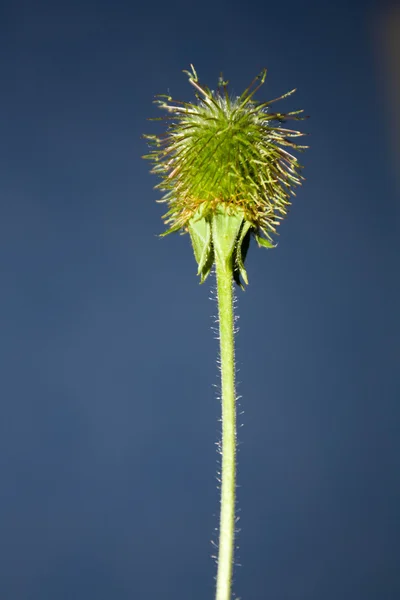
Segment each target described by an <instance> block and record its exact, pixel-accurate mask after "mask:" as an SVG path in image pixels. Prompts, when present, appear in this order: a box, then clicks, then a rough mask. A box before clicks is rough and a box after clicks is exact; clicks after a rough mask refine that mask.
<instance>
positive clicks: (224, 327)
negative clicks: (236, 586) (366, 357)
mask: <svg viewBox="0 0 400 600" xmlns="http://www.w3.org/2000/svg"><path fill="white" fill-rule="evenodd" d="M216 272H217V291H218V312H219V339H220V360H221V392H222V472H221V512H220V525H219V551H218V573H217V591H216V600H230V598H231V585H232V569H233V558H234V542H235V478H236V462H235V461H236V405H235V403H236V394H235V348H234V319H233V289H232V288H233V276H232V262H231V261H229V263H228V264H227V263H226V262H225V264H224V263H222V262H221V261H220V260H218V257H217V256H216Z"/></svg>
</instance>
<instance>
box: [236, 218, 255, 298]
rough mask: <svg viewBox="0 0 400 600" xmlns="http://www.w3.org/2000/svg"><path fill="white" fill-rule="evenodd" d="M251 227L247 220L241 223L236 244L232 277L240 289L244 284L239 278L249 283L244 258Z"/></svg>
mask: <svg viewBox="0 0 400 600" xmlns="http://www.w3.org/2000/svg"><path fill="white" fill-rule="evenodd" d="M251 227H252V225H251V223H250V222H249V221H245V222H244V223H243V226H242V229H241V230H240V235H239V238H238V241H237V244H236V260H235V265H234V271H233V278H234V280H235V282H236V283H237V284H238V285H239V286H240V287H241V288H242V290H244V286H243V284H242V282H241V279H240V278H242V280H243V281H244V283H245V284H246V285H248V284H249V280H248V277H247V272H246V269H245V268H244V261H245V260H246V255H247V251H248V249H249V244H250V233H251Z"/></svg>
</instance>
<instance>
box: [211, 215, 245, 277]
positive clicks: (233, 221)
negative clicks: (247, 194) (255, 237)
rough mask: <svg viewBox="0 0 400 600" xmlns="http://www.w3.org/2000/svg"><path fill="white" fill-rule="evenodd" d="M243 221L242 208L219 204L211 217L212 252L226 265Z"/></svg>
mask: <svg viewBox="0 0 400 600" xmlns="http://www.w3.org/2000/svg"><path fill="white" fill-rule="evenodd" d="M243 221H244V214H243V210H241V209H238V208H234V209H232V208H230V207H228V206H227V205H226V204H221V205H220V206H219V207H218V208H217V210H216V212H215V213H214V215H213V217H212V237H213V246H214V252H215V254H216V257H217V258H218V260H219V261H220V262H221V263H222V264H223V265H225V266H226V267H229V266H231V260H232V255H233V252H234V250H235V247H236V244H237V240H238V237H239V232H240V229H241V227H242V224H243Z"/></svg>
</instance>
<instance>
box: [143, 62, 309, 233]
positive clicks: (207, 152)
mask: <svg viewBox="0 0 400 600" xmlns="http://www.w3.org/2000/svg"><path fill="white" fill-rule="evenodd" d="M191 69H192V70H191V71H185V73H187V75H188V76H189V82H190V83H191V84H192V85H193V87H194V88H195V89H196V97H197V103H196V104H192V103H188V102H176V101H173V100H172V98H171V97H170V96H164V95H163V96H158V97H157V98H158V99H157V100H156V101H155V102H156V104H158V105H159V107H160V108H162V109H164V110H166V111H167V113H168V115H167V116H166V117H164V119H166V120H167V123H168V125H167V128H166V132H165V133H164V134H161V135H146V136H144V137H145V138H146V139H147V141H148V143H149V146H150V147H151V148H152V151H151V152H150V154H148V155H146V156H144V158H146V159H149V160H151V161H152V162H153V163H154V166H153V168H152V171H151V172H152V173H155V174H156V175H159V176H160V177H161V181H160V183H159V184H158V185H157V186H156V189H159V190H161V191H162V192H164V195H163V197H162V198H161V199H160V200H159V202H165V203H166V204H167V205H168V211H167V213H166V214H165V215H164V217H163V219H164V222H165V224H166V225H167V227H168V229H167V231H166V232H165V233H164V234H163V235H167V234H168V233H172V232H174V231H179V230H180V231H182V232H185V231H187V230H188V224H189V221H190V220H191V219H192V217H193V216H194V214H195V213H196V211H198V209H199V207H200V206H201V207H202V210H201V214H202V215H203V216H206V215H210V214H211V215H212V214H214V213H215V212H216V211H217V210H218V206H220V205H221V204H222V203H223V204H224V205H225V206H224V209H227V210H228V212H229V211H230V210H231V209H232V210H233V211H235V209H240V211H241V213H242V214H243V215H244V219H245V221H246V222H247V223H249V225H250V227H251V229H250V231H251V233H253V234H255V235H256V237H257V241H259V242H260V239H261V238H259V237H258V236H260V234H264V236H265V237H266V238H267V240H271V239H272V238H271V234H275V233H276V227H277V225H279V222H280V220H282V219H283V218H284V217H285V216H286V214H287V210H288V206H289V205H290V200H289V198H290V195H295V194H294V188H295V187H296V186H297V185H300V184H301V181H302V180H303V177H302V176H301V175H300V171H301V168H302V167H301V165H300V164H299V163H298V161H297V158H296V157H295V156H293V155H292V154H291V153H290V152H289V151H288V150H287V148H289V149H290V150H303V149H304V148H306V147H307V146H300V145H298V144H296V143H295V142H294V141H293V139H294V138H297V137H300V136H302V135H304V134H303V133H301V132H299V131H293V130H291V129H286V128H283V127H282V124H283V123H285V122H286V121H287V120H288V119H294V120H300V119H303V118H304V117H302V116H301V113H302V112H303V111H302V110H299V111H295V112H290V113H287V114H283V113H279V112H277V113H272V112H270V105H271V104H272V103H273V102H275V101H276V100H281V99H282V98H286V97H287V96H290V95H291V94H292V93H293V92H294V91H295V90H292V91H290V92H288V93H287V94H284V95H283V96H281V97H280V98H276V99H275V100H270V101H269V102H261V103H260V102H256V101H255V100H254V99H253V97H254V94H255V92H256V91H257V90H258V89H259V88H260V87H261V85H262V84H263V83H264V81H265V78H266V73H267V71H266V69H264V70H263V71H262V72H261V73H260V75H258V76H257V77H256V78H255V79H254V81H253V82H252V83H251V84H250V86H249V87H248V88H247V89H246V90H245V91H244V92H243V94H242V95H241V96H238V97H234V98H232V97H230V96H229V94H228V91H227V84H228V82H227V81H224V80H223V79H222V76H221V77H220V80H219V86H218V89H217V91H212V90H210V89H209V88H207V87H205V86H203V85H201V84H200V83H199V80H198V77H197V74H196V71H195V69H194V67H193V65H191ZM198 214H199V213H198ZM267 240H265V241H267ZM265 245H268V244H265Z"/></svg>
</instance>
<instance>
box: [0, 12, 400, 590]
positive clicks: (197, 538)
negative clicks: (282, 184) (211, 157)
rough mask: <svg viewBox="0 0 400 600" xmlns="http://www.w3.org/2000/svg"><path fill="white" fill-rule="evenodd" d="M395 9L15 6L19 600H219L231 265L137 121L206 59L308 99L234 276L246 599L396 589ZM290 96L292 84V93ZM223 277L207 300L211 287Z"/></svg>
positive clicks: (8, 583)
mask: <svg viewBox="0 0 400 600" xmlns="http://www.w3.org/2000/svg"><path fill="white" fill-rule="evenodd" d="M399 14H400V13H399V7H398V6H395V5H394V4H392V5H391V4H385V3H384V2H373V1H370V0H360V1H357V0H347V1H346V2H345V1H344V0H337V2H335V3H328V2H326V3H321V2H311V1H307V0H306V1H305V2H302V3H300V2H293V1H291V0H287V1H286V2H285V3H279V2H278V3H276V2H275V3H269V2H257V1H256V0H250V1H249V2H239V1H237V0H229V1H228V0H222V1H220V2H211V1H210V0H204V2H202V3H195V4H193V3H189V2H186V3H184V2H182V1H181V0H180V1H178V0H171V2H168V3H163V2H160V0H155V2H152V3H150V2H141V3H139V2H137V3H135V2H131V1H129V2H128V1H126V2H125V1H120V2H118V1H116V2H111V1H105V0H96V1H94V0H79V2H78V1H77V0H71V1H70V2H66V1H65V0H64V1H57V0H56V1H52V2H50V1H49V0H47V1H45V0H38V1H36V2H30V1H28V0H25V1H24V0H13V1H12V2H11V1H9V2H7V1H5V2H2V3H1V5H0V81H1V100H0V103H1V112H0V273H1V294H0V332H1V333H0V354H1V362H0V365H1V367H0V369H1V379H0V532H1V536H0V539H1V541H0V598H1V599H2V600H54V599H55V598H57V600H69V599H74V600H87V599H88V598H96V599H97V600H106V599H107V600H108V599H109V598H113V599H116V600H128V599H131V598H139V599H140V600H142V599H143V600H147V599H149V600H153V599H155V598H159V597H163V598H168V599H169V598H174V599H175V600H180V599H182V600H187V599H188V598H190V599H191V600H205V599H206V598H213V593H214V576H215V572H216V567H215V563H214V560H213V559H212V555H213V554H214V553H215V549H214V548H213V546H212V542H215V541H216V539H217V538H216V532H215V528H216V527H217V518H218V509H219V496H218V490H217V480H216V474H217V470H218V468H219V466H218V457H217V453H216V446H215V444H216V442H217V441H218V440H219V438H220V431H219V428H220V423H219V421H218V419H219V413H220V408H219V401H218V399H217V396H218V372H217V369H216V359H217V352H218V346H217V341H216V339H215V331H213V329H212V328H213V327H215V316H216V310H217V307H216V303H215V284H214V281H212V280H211V279H210V281H207V282H206V283H205V284H204V285H203V286H199V283H198V279H197V277H196V264H195V260H194V257H193V255H192V250H191V247H190V242H189V238H188V236H183V237H181V236H179V235H176V236H169V237H168V238H166V239H163V240H161V239H160V238H158V237H157V234H159V233H161V232H162V231H163V225H162V221H161V215H162V214H163V209H164V207H163V206H160V205H158V204H157V203H156V199H157V198H158V194H157V192H156V191H154V190H153V186H154V185H155V184H156V183H157V180H156V178H155V177H154V176H150V175H149V174H148V170H149V167H150V165H149V163H147V162H145V161H143V160H141V155H143V154H145V153H146V152H147V148H146V145H145V143H144V141H143V140H142V139H141V135H142V134H143V133H156V132H160V128H161V127H162V126H161V125H160V124H159V123H154V122H148V121H147V118H148V117H154V116H157V108H156V107H155V106H154V105H153V104H152V100H153V98H154V95H155V94H158V93H170V94H171V95H172V96H173V97H174V98H177V99H182V100H188V101H189V100H193V98H194V96H193V90H192V88H191V86H190V85H189V84H188V81H187V76H186V75H185V74H183V73H182V70H183V69H187V68H188V67H189V64H190V63H193V64H194V65H195V67H196V70H197V72H198V74H199V77H200V80H201V81H202V82H204V83H205V84H207V85H209V86H210V87H213V86H215V85H216V84H217V80H218V76H219V73H220V72H221V71H223V73H224V76H225V77H226V78H228V79H229V80H230V89H231V91H232V93H241V92H242V91H243V89H244V88H245V87H246V86H247V85H248V83H249V82H250V81H251V80H252V79H253V77H254V76H255V75H256V74H257V73H259V71H260V70H261V68H262V67H264V66H266V67H267V68H268V77H267V81H266V84H265V85H264V87H263V88H262V89H261V90H260V91H259V93H258V96H257V98H258V99H259V100H267V99H271V98H273V97H276V96H279V95H281V94H283V93H285V92H286V91H288V90H289V89H292V88H293V87H297V88H298V91H297V93H296V94H295V95H294V96H292V97H291V98H289V99H288V100H285V101H283V102H281V103H279V110H282V111H288V110H296V109H299V108H304V109H305V112H306V114H307V115H310V116H311V118H310V119H309V120H308V121H305V122H304V123H302V124H301V127H302V129H303V130H304V131H308V132H309V133H310V134H311V135H310V137H309V138H308V143H309V144H310V149H309V150H308V151H307V152H306V153H305V154H304V155H302V156H301V157H300V158H301V162H302V163H303V164H304V166H305V170H304V175H305V176H306V178H307V181H306V182H305V183H304V185H303V187H302V188H301V189H299V191H298V194H297V197H296V198H295V199H294V203H293V207H292V209H291V211H290V214H289V217H288V219H287V220H286V221H285V222H284V224H282V226H281V228H280V236H279V240H278V242H279V243H278V247H277V249H276V250H273V251H272V250H271V251H266V250H261V249H260V250H259V249H257V248H255V247H254V246H252V247H251V248H250V252H249V256H248V260H247V270H248V274H249V278H250V285H249V286H248V288H247V290H246V292H245V293H243V292H241V291H240V290H237V297H238V302H237V311H238V314H239V316H240V320H239V322H238V324H239V326H240V331H239V333H238V335H237V337H236V342H237V361H238V381H239V386H238V393H239V394H240V395H241V399H240V407H239V411H240V415H239V425H240V429H239V436H238V438H239V444H240V446H239V454H238V461H239V465H238V483H239V489H238V517H240V521H239V523H238V527H239V528H240V532H239V534H238V538H237V541H238V546H239V550H238V552H237V563H240V565H241V566H238V567H237V568H236V569H235V583H234V591H235V598H241V599H242V600H263V599H266V598H273V599H274V600H320V599H321V598H324V600H337V598H341V600H382V599H385V600H395V599H398V598H399V597H400V439H399V426H400V405H399V398H400V385H399V383H400V381H399V379H400V378H399V374H398V373H399V367H398V364H399V359H400V351H399V350H400V346H399V339H400V336H399V334H400V327H399V324H400V322H399V300H400V294H399V278H398V273H399V258H400V257H399V243H398V238H399V190H400V186H399V184H400V181H399V178H398V173H399V171H398V169H399V134H400V126H399V123H400V122H399V112H398V107H399V105H400V100H399V72H400V66H399V64H400V63H399V54H400V51H399V39H400V25H399V23H400V16H399ZM275 106H276V107H277V108H278V105H275ZM210 297H211V300H210V299H209V298H210Z"/></svg>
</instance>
